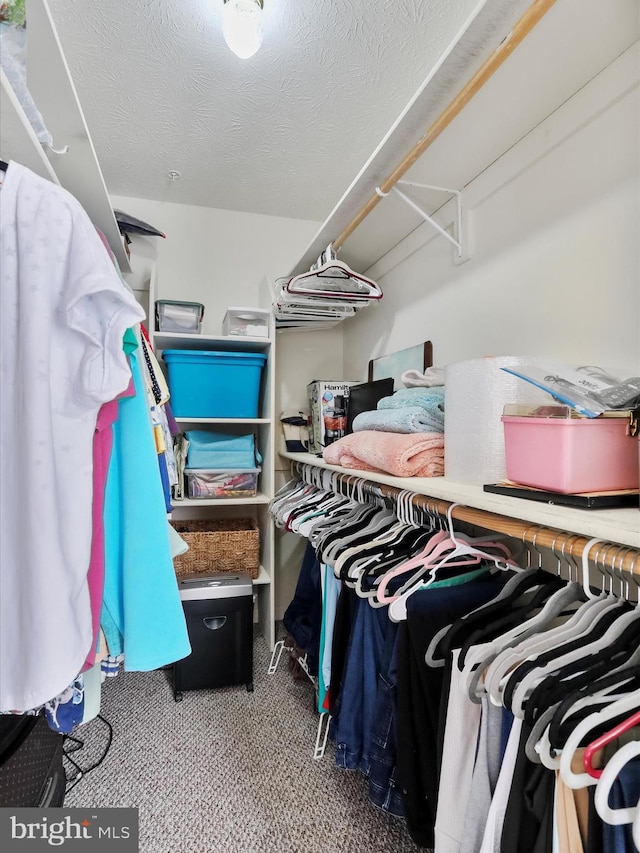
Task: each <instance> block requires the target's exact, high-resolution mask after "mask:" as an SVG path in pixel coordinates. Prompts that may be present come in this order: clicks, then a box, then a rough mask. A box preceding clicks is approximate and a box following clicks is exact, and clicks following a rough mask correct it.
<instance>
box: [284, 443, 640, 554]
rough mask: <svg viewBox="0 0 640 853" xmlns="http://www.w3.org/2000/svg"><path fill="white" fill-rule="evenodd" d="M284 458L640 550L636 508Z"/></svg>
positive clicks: (298, 455)
mask: <svg viewBox="0 0 640 853" xmlns="http://www.w3.org/2000/svg"><path fill="white" fill-rule="evenodd" d="M280 455H281V456H282V457H284V458H285V459H290V460H292V461H294V462H304V463H306V464H308V465H315V466H316V467H318V468H326V469H328V470H329V471H339V472H341V473H343V474H350V475H351V476H354V477H361V478H362V479H363V480H368V481H370V482H374V483H383V484H385V485H387V486H395V487H396V488H398V489H407V490H409V491H412V492H415V493H416V494H418V495H425V496H427V497H431V498H435V499H438V500H446V501H451V502H452V503H458V504H462V505H464V506H467V507H471V508H473V509H480V510H484V511H486V512H490V513H495V514H497V515H502V516H506V517H508V518H516V519H519V520H521V521H528V522H531V524H532V525H535V524H539V525H542V526H543V527H550V528H554V529H556V530H561V531H565V532H567V533H575V534H578V535H581V536H585V537H587V538H589V539H591V538H598V539H602V540H604V541H607V542H615V543H618V544H620V545H628V546H629V547H631V548H640V512H639V511H638V508H637V507H634V508H628V509H606V510H583V509H574V508H573V507H562V506H558V505H557V504H544V503H538V502H537V501H527V500H523V499H521V498H512V497H508V496H506V495H494V494H491V493H489V492H485V491H483V489H482V486H477V485H472V484H469V483H456V482H454V481H452V480H448V479H447V478H446V477H428V478H425V477H405V478H401V477H392V476H391V475H388V474H378V473H370V472H368V471H354V470H352V469H348V468H340V467H338V466H337V465H329V464H327V463H326V462H325V461H324V460H323V459H320V458H319V457H317V456H313V455H312V454H310V453H281V454H280Z"/></svg>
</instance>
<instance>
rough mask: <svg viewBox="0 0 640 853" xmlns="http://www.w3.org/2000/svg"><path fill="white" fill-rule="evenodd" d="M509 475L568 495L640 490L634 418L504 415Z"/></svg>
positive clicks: (511, 477) (515, 479) (525, 483)
mask: <svg viewBox="0 0 640 853" xmlns="http://www.w3.org/2000/svg"><path fill="white" fill-rule="evenodd" d="M502 422H503V424H504V439H505V452H506V463H507V477H508V478H509V480H511V481H512V482H514V483H521V484H522V485H523V486H533V487H534V488H538V489H550V490H552V491H555V492H562V493H563V494H578V493H580V492H610V491H618V490H620V489H637V488H638V480H639V468H640V457H639V455H638V448H639V444H638V438H637V437H634V436H632V435H631V434H630V431H629V418H628V417H621V418H620V417H616V418H608V417H600V418H555V417H516V416H509V415H503V416H502Z"/></svg>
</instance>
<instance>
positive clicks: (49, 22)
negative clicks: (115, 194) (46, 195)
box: [0, 0, 131, 272]
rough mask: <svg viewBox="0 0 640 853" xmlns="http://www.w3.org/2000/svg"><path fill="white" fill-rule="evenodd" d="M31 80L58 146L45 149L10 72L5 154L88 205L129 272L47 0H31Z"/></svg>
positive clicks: (2, 138) (3, 85)
mask: <svg viewBox="0 0 640 853" xmlns="http://www.w3.org/2000/svg"><path fill="white" fill-rule="evenodd" d="M26 8H27V41H28V50H27V57H28V58H27V84H28V86H29V91H30V93H31V96H32V97H33V100H34V101H35V104H36V106H37V107H38V109H39V110H40V113H41V115H42V117H43V119H44V122H45V125H46V126H47V129H48V130H49V131H50V132H51V134H52V136H53V142H54V146H55V147H56V149H63V148H64V147H65V146H68V151H67V153H65V154H56V153H55V152H53V151H50V150H48V149H45V148H43V146H42V145H41V144H40V142H39V141H38V139H37V137H36V135H35V133H34V132H33V129H32V127H31V125H30V123H29V120H28V118H27V116H26V115H25V112H24V110H23V108H22V106H21V104H20V102H19V100H18V98H17V97H16V95H15V93H14V91H13V89H12V87H11V84H10V83H9V81H8V79H7V77H6V75H5V74H4V73H2V74H1V75H0V93H1V100H0V107H1V111H2V121H1V122H0V127H1V129H0V158H1V159H2V160H5V161H7V162H8V161H10V160H15V161H16V162H17V163H20V164H21V165H23V166H26V167H27V168H29V169H31V170H32V171H34V172H35V173H36V174H38V175H40V176H41V177H43V178H46V179H48V180H51V181H54V182H55V183H58V184H60V185H61V186H62V187H64V189H66V190H68V191H69V192H70V193H71V194H72V195H73V196H75V198H77V199H78V201H79V202H80V204H81V205H82V206H83V208H84V209H85V210H86V212H87V214H88V215H89V218H90V219H91V221H92V222H93V224H94V225H95V226H96V227H97V228H99V229H100V230H101V231H102V233H103V234H104V235H105V237H106V238H107V240H108V242H109V245H110V246H111V249H112V251H113V253H114V255H115V256H116V258H117V259H118V264H119V265H120V269H121V270H122V271H123V272H129V271H130V269H131V267H130V264H129V259H128V257H127V254H126V251H125V248H124V242H123V239H122V235H121V234H120V231H119V229H118V224H117V222H116V218H115V215H114V213H113V209H112V207H111V202H110V200H109V196H108V194H107V188H106V186H105V183H104V178H103V177H102V172H101V171H100V165H99V163H98V158H97V156H96V152H95V149H94V147H93V142H92V141H91V136H90V134H89V129H88V127H87V123H86V121H85V118H84V114H83V112H82V107H81V106H80V102H79V100H78V96H77V93H76V89H75V86H74V84H73V80H72V79H71V75H70V73H69V68H68V66H67V61H66V59H65V56H64V53H63V50H62V46H61V44H60V39H59V38H58V33H57V32H56V28H55V25H54V23H53V18H52V17H51V12H50V10H49V6H48V4H47V0H27V7H26Z"/></svg>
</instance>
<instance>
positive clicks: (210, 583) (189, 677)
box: [173, 574, 253, 702]
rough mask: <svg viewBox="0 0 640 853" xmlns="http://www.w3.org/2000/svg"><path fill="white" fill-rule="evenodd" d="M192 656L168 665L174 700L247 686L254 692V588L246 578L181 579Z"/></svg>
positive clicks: (206, 577)
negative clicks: (189, 692) (194, 693)
mask: <svg viewBox="0 0 640 853" xmlns="http://www.w3.org/2000/svg"><path fill="white" fill-rule="evenodd" d="M178 587H179V590H180V598H181V599H182V606H183V608H184V615H185V617H186V620H187V630H188V631H189V640H190V642H191V654H190V655H189V656H188V657H186V658H183V659H182V660H179V661H177V662H176V663H175V664H174V665H173V698H174V699H175V701H176V702H180V701H181V700H182V698H183V696H182V693H183V691H185V690H201V689H205V688H209V687H227V686H230V685H233V684H246V686H247V691H248V692H252V691H253V585H252V583H251V578H250V577H249V576H248V575H242V574H237V575H207V576H198V577H191V578H182V579H181V580H180V581H179V583H178Z"/></svg>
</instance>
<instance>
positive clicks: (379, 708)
mask: <svg viewBox="0 0 640 853" xmlns="http://www.w3.org/2000/svg"><path fill="white" fill-rule="evenodd" d="M389 625H390V630H389V632H388V633H387V637H386V641H385V647H384V650H383V653H382V664H381V670H380V677H379V679H378V697H377V702H376V711H375V719H374V722H373V727H372V730H371V748H370V758H371V764H370V769H369V799H370V800H371V802H372V803H373V804H374V805H376V806H378V807H379V808H381V809H384V810H385V811H388V812H390V813H391V814H394V815H402V814H403V809H402V789H401V788H400V786H399V784H398V782H397V780H396V732H395V716H396V692H397V683H398V664H397V651H396V649H397V643H396V641H397V638H398V625H397V624H395V623H393V622H390V623H389Z"/></svg>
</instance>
